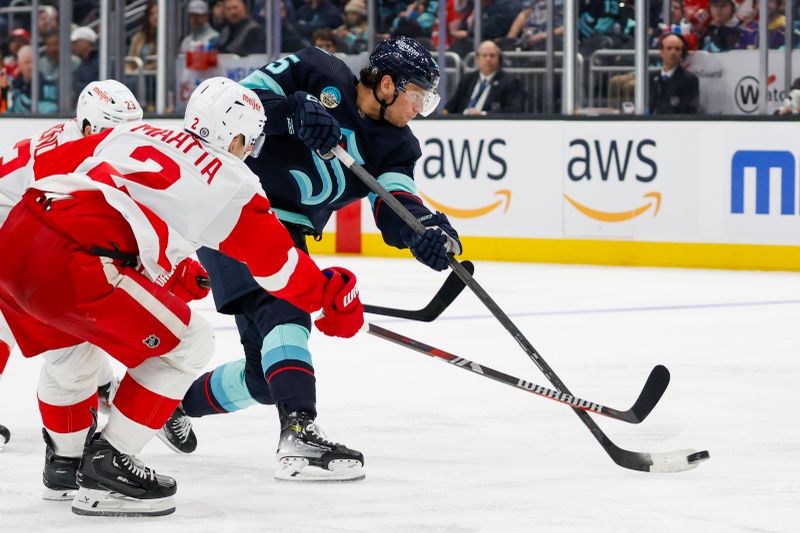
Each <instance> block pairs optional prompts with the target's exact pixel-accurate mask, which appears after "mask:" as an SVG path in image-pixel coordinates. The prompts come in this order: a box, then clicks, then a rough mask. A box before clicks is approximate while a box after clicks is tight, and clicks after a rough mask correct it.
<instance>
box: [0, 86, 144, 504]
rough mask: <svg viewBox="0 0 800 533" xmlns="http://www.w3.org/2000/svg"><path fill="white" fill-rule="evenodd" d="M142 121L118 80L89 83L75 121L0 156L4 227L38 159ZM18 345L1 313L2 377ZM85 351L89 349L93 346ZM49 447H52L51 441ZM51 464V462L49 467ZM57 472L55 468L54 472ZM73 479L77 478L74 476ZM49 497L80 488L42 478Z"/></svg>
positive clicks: (104, 381) (105, 386)
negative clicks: (110, 130) (81, 140)
mask: <svg viewBox="0 0 800 533" xmlns="http://www.w3.org/2000/svg"><path fill="white" fill-rule="evenodd" d="M141 119H142V108H141V106H140V105H139V102H137V101H136V97H134V96H133V93H131V91H130V90H129V89H128V88H127V87H126V86H125V85H123V84H121V83H119V82H118V81H115V80H105V81H96V82H92V83H90V84H89V85H87V86H86V87H85V88H84V89H83V91H81V94H80V95H79V96H78V105H77V109H76V118H74V119H72V120H68V121H65V122H59V123H57V124H55V125H53V126H51V127H49V128H47V129H46V130H44V131H42V132H41V133H38V134H36V135H34V136H33V137H31V138H28V139H22V140H21V141H19V142H17V143H16V144H15V145H14V146H13V147H12V148H11V149H10V150H9V151H8V152H6V153H5V154H3V155H2V157H0V226H2V225H3V222H5V220H6V218H7V217H8V213H9V211H10V210H11V208H12V207H14V206H15V205H16V204H17V202H19V200H20V199H21V198H22V194H23V193H24V192H25V190H26V189H27V188H28V187H29V186H30V185H31V184H32V183H33V164H34V161H35V160H36V158H37V157H38V156H39V155H42V154H44V153H47V152H48V151H50V150H52V149H53V148H56V147H58V146H61V145H63V144H64V143H67V142H70V141H73V140H76V139H80V138H82V137H85V136H87V135H91V134H93V133H98V132H100V131H102V130H104V129H107V128H113V127H114V126H117V125H119V124H123V123H125V122H131V121H139V120H141ZM14 346H15V342H14V337H13V336H12V335H11V331H10V330H9V329H8V325H7V324H6V322H5V320H4V319H3V316H2V314H0V375H2V373H3V371H4V370H5V367H6V364H7V362H8V358H9V356H10V353H11V350H13V348H14ZM82 349H86V350H91V349H92V348H91V347H89V346H86V347H83V348H82ZM112 378H113V374H112V370H111V366H110V365H108V364H107V362H106V364H104V365H103V367H102V368H101V370H100V373H99V375H98V376H97V382H98V384H99V386H100V390H101V391H102V392H103V393H104V394H105V395H106V398H105V400H107V399H108V398H107V395H108V393H109V392H110V390H111V388H112V387H111V385H110V383H111V380H112ZM40 400H42V401H44V402H47V401H56V402H57V401H58V399H57V398H40ZM44 435H45V441H46V442H47V441H49V440H51V439H52V438H56V439H59V435H54V436H51V435H49V434H47V433H45V434H44ZM9 438H10V432H8V430H5V431H3V430H0V449H2V447H3V444H4V442H7V441H8V439H9ZM48 447H51V446H50V443H49V442H48ZM73 448H74V449H73V450H72V451H73V452H74V453H77V456H78V457H79V456H80V452H81V451H82V448H83V446H82V443H81V442H78V443H77V447H73ZM62 449H64V451H65V452H66V453H70V451H69V445H68V443H63V442H62ZM51 464H52V463H51ZM56 470H57V469H56ZM73 477H74V476H73ZM44 482H45V487H46V488H45V498H47V499H54V498H55V499H61V498H62V495H63V494H69V493H70V492H71V493H72V495H74V492H75V490H77V486H75V484H74V480H73V482H72V484H71V486H61V485H60V483H59V482H58V480H57V479H55V478H54V477H53V476H48V472H47V469H46V471H45V475H44Z"/></svg>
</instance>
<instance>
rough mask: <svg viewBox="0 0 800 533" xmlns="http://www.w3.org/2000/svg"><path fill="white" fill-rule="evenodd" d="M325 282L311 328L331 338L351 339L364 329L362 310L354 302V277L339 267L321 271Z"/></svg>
mask: <svg viewBox="0 0 800 533" xmlns="http://www.w3.org/2000/svg"><path fill="white" fill-rule="evenodd" d="M322 273H323V274H325V276H327V278H328V282H327V283H326V284H325V290H324V291H323V294H322V315H320V317H319V318H318V319H317V320H315V321H314V325H316V326H317V329H318V330H320V331H321V332H322V333H324V334H325V335H328V336H331V337H345V338H348V337H352V336H353V335H355V334H356V333H358V330H359V329H361V326H363V325H364V306H363V305H361V300H360V299H359V298H358V287H356V277H355V275H353V273H352V272H350V271H349V270H346V269H344V268H341V267H331V268H326V269H325V270H323V271H322Z"/></svg>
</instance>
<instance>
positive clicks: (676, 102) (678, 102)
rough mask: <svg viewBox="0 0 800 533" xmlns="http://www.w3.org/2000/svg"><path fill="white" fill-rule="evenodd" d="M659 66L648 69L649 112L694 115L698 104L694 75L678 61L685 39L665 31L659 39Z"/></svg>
mask: <svg viewBox="0 0 800 533" xmlns="http://www.w3.org/2000/svg"><path fill="white" fill-rule="evenodd" d="M658 48H659V54H660V55H661V61H662V66H661V69H660V70H659V71H658V72H651V73H650V113H652V114H653V115H694V114H697V111H698V108H699V106H700V84H699V81H698V80H697V76H695V75H694V74H692V73H691V72H688V71H686V70H684V68H683V67H682V66H681V63H682V62H683V60H684V59H685V58H686V54H688V52H689V45H688V44H687V43H686V40H684V38H683V37H682V36H680V35H678V34H675V33H668V34H666V35H664V36H663V37H662V38H661V39H660V40H659V45H658Z"/></svg>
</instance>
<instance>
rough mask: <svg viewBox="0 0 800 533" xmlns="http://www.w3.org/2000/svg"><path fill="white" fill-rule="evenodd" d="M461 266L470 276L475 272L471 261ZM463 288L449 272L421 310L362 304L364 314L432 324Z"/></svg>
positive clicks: (457, 279)
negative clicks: (437, 290)
mask: <svg viewBox="0 0 800 533" xmlns="http://www.w3.org/2000/svg"><path fill="white" fill-rule="evenodd" d="M461 265H462V266H463V267H464V269H465V270H467V271H468V272H469V273H470V274H473V273H474V272H475V265H473V264H472V262H471V261H462V262H461ZM464 287H466V285H464V282H463V281H461V278H459V277H458V275H457V274H456V273H455V272H450V275H449V276H447V279H446V280H445V281H444V284H443V285H442V287H441V288H440V289H439V292H437V293H436V294H435V295H434V297H433V299H432V300H431V301H430V302H428V305H426V306H425V307H423V308H422V309H417V310H415V311H412V310H410V309H394V308H392V307H381V306H379V305H369V304H364V312H365V313H372V314H374V315H383V316H392V317H396V318H406V319H408V320H417V321H420V322H433V321H434V320H436V319H437V318H439V315H441V314H442V313H443V312H444V310H445V309H447V308H448V307H449V306H450V304H452V303H453V301H454V300H455V299H456V298H458V295H459V294H461V291H463V290H464Z"/></svg>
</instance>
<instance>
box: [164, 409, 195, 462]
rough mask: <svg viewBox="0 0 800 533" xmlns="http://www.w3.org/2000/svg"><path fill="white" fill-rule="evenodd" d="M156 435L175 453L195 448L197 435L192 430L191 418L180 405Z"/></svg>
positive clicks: (191, 450) (190, 451) (189, 451)
mask: <svg viewBox="0 0 800 533" xmlns="http://www.w3.org/2000/svg"><path fill="white" fill-rule="evenodd" d="M156 436H157V437H158V438H159V440H160V441H161V442H163V443H164V444H166V445H167V446H169V447H170V449H171V450H172V451H174V452H177V453H192V452H193V451H195V449H197V437H196V436H195V434H194V431H193V430H192V420H191V419H190V418H189V416H188V415H187V414H186V411H184V410H183V407H182V406H180V405H179V406H178V407H177V408H176V409H175V411H174V412H173V413H172V416H170V417H169V420H167V422H166V423H165V424H164V427H162V428H161V429H159V430H158V433H156Z"/></svg>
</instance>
